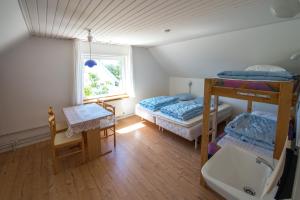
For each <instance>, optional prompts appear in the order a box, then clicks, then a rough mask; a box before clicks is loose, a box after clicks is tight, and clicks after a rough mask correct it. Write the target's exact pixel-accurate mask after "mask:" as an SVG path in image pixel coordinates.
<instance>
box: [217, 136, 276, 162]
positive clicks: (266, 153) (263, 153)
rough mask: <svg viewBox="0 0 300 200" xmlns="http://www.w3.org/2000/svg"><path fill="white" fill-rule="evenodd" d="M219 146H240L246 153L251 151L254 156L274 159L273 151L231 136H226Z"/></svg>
mask: <svg viewBox="0 0 300 200" xmlns="http://www.w3.org/2000/svg"><path fill="white" fill-rule="evenodd" d="M217 144H218V145H219V146H221V147H224V146H225V145H235V146H238V147H239V148H241V149H244V150H246V151H250V152H252V153H253V154H255V155H257V156H260V157H262V158H264V159H267V160H270V159H272V158H273V151H271V150H268V149H264V148H261V147H258V146H256V145H253V144H250V143H246V142H243V141H241V140H239V139H236V138H234V137H232V136H230V135H228V134H227V135H225V136H224V137H223V138H222V139H220V140H219V141H218V142H217Z"/></svg>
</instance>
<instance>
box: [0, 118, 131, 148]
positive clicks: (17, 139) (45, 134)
mask: <svg viewBox="0 0 300 200" xmlns="http://www.w3.org/2000/svg"><path fill="white" fill-rule="evenodd" d="M133 115H134V114H128V115H122V116H118V117H117V120H120V119H124V118H127V117H130V116H133ZM49 139H50V133H49V127H48V126H42V127H39V128H33V129H29V130H24V131H18V132H15V133H10V134H6V135H0V152H5V151H11V150H15V149H17V148H20V147H24V146H28V145H31V144H34V143H38V142H41V141H45V140H49Z"/></svg>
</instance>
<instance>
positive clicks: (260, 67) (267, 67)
mask: <svg viewBox="0 0 300 200" xmlns="http://www.w3.org/2000/svg"><path fill="white" fill-rule="evenodd" d="M245 71H264V72H285V71H286V70H285V69H284V68H282V67H278V66H274V65H253V66H250V67H247V68H246V69H245Z"/></svg>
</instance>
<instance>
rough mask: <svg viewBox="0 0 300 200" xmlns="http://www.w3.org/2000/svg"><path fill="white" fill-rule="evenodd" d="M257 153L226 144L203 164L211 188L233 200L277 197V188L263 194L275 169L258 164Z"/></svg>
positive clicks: (267, 199) (266, 199)
mask: <svg viewBox="0 0 300 200" xmlns="http://www.w3.org/2000/svg"><path fill="white" fill-rule="evenodd" d="M256 158H257V156H256V155H254V154H252V153H250V152H248V151H245V150H243V149H241V148H239V147H236V146H231V145H228V146H225V147H223V148H222V149H221V150H219V151H218V152H217V153H216V154H215V155H214V156H213V157H212V158H211V159H210V160H208V161H207V162H206V164H205V165H204V166H203V168H202V170H201V172H202V174H203V177H204V178H205V180H206V183H207V184H208V186H209V187H210V188H212V189H213V190H215V191H216V192H218V193H219V194H220V195H222V196H223V197H224V198H226V199H229V200H244V199H245V200H248V199H249V200H252V199H253V200H258V199H264V200H269V199H274V198H273V197H274V196H275V193H276V190H277V188H276V187H275V188H274V189H273V190H272V191H271V192H270V193H269V194H267V195H265V196H264V197H262V194H263V190H264V188H265V185H266V181H267V179H268V177H269V176H270V175H271V173H272V170H271V169H270V168H268V167H267V166H265V165H263V164H258V163H256Z"/></svg>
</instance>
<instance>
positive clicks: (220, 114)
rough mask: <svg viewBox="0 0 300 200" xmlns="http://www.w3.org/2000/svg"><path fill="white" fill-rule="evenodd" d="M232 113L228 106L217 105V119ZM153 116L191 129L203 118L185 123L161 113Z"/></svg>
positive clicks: (199, 117)
mask: <svg viewBox="0 0 300 200" xmlns="http://www.w3.org/2000/svg"><path fill="white" fill-rule="evenodd" d="M231 113H232V108H231V106H230V105H228V104H225V103H223V104H221V105H219V107H218V118H222V119H223V118H225V117H226V116H230V115H231ZM155 115H156V117H157V118H162V119H164V120H166V121H170V122H172V123H175V124H178V125H180V126H184V127H192V126H195V125H197V124H199V122H201V121H202V118H203V115H202V114H201V115H199V116H197V117H194V118H192V119H189V120H186V121H183V120H179V119H176V118H174V117H171V116H168V115H166V114H163V113H162V112H160V111H158V112H155Z"/></svg>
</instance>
